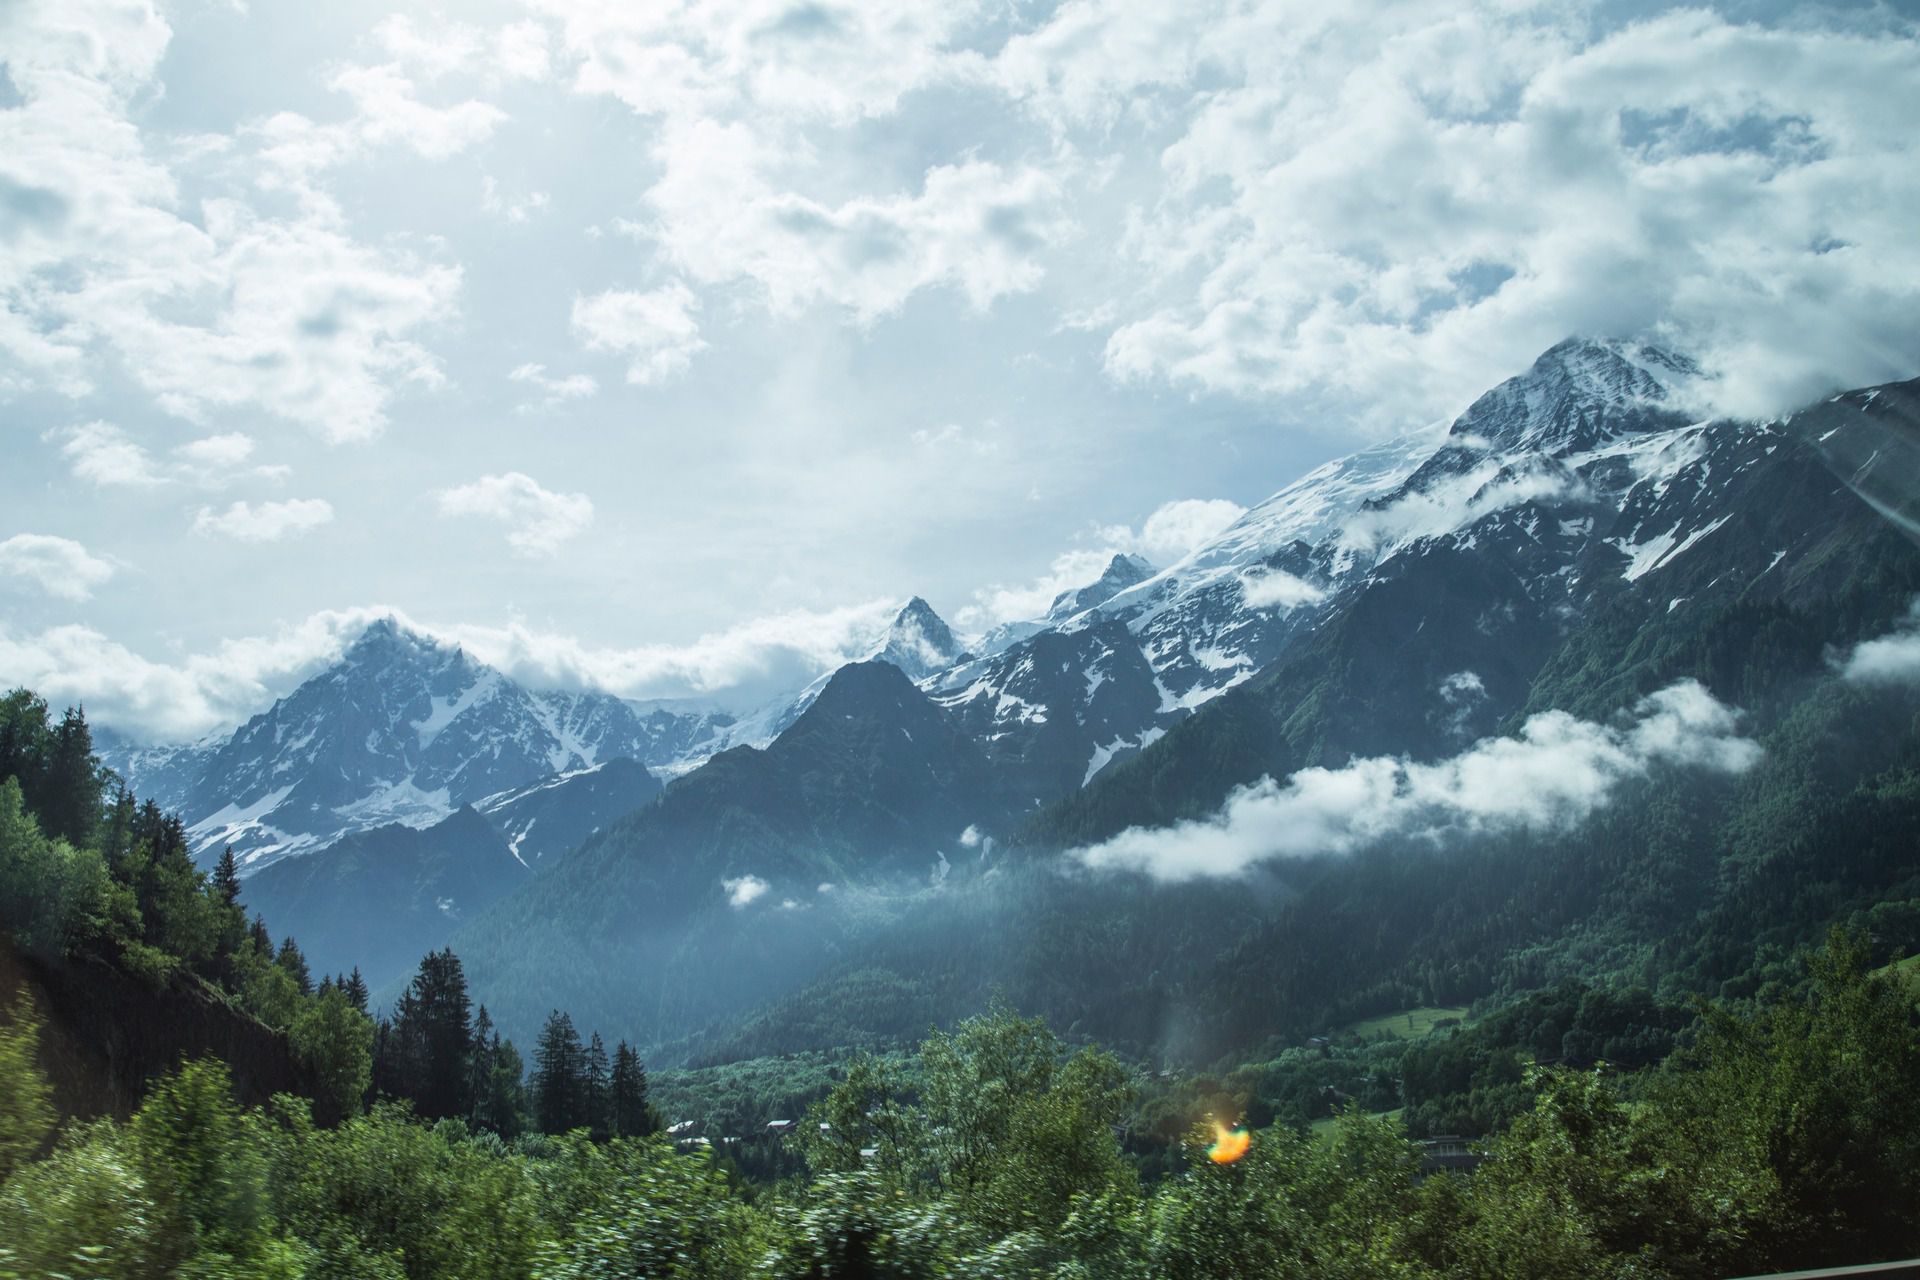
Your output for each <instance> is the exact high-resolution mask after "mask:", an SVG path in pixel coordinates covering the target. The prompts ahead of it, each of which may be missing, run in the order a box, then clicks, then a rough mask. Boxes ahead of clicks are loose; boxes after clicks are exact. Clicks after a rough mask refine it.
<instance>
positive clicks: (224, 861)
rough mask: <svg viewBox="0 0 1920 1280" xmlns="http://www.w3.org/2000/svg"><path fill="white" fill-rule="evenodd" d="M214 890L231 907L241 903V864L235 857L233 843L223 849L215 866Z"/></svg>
mask: <svg viewBox="0 0 1920 1280" xmlns="http://www.w3.org/2000/svg"><path fill="white" fill-rule="evenodd" d="M213 890H214V892H215V893H216V894H218V895H219V897H220V901H222V902H224V903H225V904H226V905H228V906H229V907H235V906H239V905H240V864H239V863H237V862H235V861H234V859H233V846H232V845H228V846H227V847H226V849H225V850H224V851H222V853H221V854H220V861H218V862H216V863H215V864H214V866H213Z"/></svg>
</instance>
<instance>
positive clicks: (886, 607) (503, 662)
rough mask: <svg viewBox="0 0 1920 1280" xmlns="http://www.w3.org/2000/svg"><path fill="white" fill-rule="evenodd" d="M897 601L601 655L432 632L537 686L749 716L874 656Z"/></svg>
mask: <svg viewBox="0 0 1920 1280" xmlns="http://www.w3.org/2000/svg"><path fill="white" fill-rule="evenodd" d="M899 609H900V601H899V600H897V599H878V600H870V601H866V602H864V603H861V604H857V605H848V606H845V607H842V608H838V609H828V610H820V611H810V610H790V611H787V612H783V613H775V614H767V615H764V616H761V617H756V618H749V619H747V620H746V621H744V622H740V623H737V624H735V625H733V626H730V627H727V628H725V629H723V630H719V631H713V632H708V633H706V634H704V635H701V636H698V637H695V638H694V639H693V640H690V641H688V642H686V643H683V644H645V645H636V646H633V647H629V648H604V647H596V646H592V645H587V644H583V643H581V642H580V641H579V640H578V639H577V638H575V637H573V636H569V635H565V634H563V633H559V632H552V631H536V630H534V629H532V628H530V627H528V626H527V625H526V624H525V623H523V622H520V621H518V620H515V621H512V622H509V623H508V624H506V625H505V626H486V625H479V624H463V625H457V626H449V627H429V628H427V629H428V630H429V631H431V632H432V633H434V634H437V635H440V636H443V637H445V638H448V639H452V640H455V641H457V642H459V643H461V644H463V645H465V646H466V647H467V648H468V649H469V650H470V651H471V652H473V653H474V654H476V655H478V656H479V657H481V658H482V659H484V660H485V661H487V662H489V663H491V664H493V665H494V666H496V667H500V668H501V669H503V670H505V671H506V672H508V673H509V674H511V675H514V676H516V677H518V678H520V679H524V680H526V681H528V682H529V683H532V684H534V685H536V686H544V687H554V686H562V687H572V688H596V689H604V690H607V691H608V692H611V693H617V694H621V695H623V696H626V697H632V698H663V697H677V696H688V695H693V696H703V695H733V696H731V697H729V698H728V701H729V702H730V703H732V704H734V705H738V706H750V705H753V704H755V703H757V702H758V701H761V700H763V699H765V698H768V697H772V696H774V695H775V694H779V693H785V692H790V691H791V690H793V689H795V688H798V687H800V686H802V685H804V684H806V683H807V682H808V681H809V680H811V679H813V678H814V677H815V676H819V675H822V674H824V673H826V672H828V671H832V670H834V669H835V668H837V667H839V666H841V665H842V664H843V663H846V662H848V661H851V660H852V659H854V658H856V657H859V656H862V655H864V654H865V653H867V652H869V651H871V650H872V648H873V647H874V645H875V644H876V643H877V642H878V640H879V638H880V637H881V636H882V635H883V634H884V633H885V632H886V629H887V626H888V624H889V623H890V622H892V620H893V617H894V615H895V614H896V613H898V612H899Z"/></svg>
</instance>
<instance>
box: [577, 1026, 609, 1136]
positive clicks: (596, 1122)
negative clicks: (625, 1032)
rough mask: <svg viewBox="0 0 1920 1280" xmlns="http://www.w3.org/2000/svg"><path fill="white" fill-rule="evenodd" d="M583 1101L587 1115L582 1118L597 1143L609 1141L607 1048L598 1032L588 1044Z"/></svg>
mask: <svg viewBox="0 0 1920 1280" xmlns="http://www.w3.org/2000/svg"><path fill="white" fill-rule="evenodd" d="M582 1100H583V1101H584V1103H585V1110H586V1114H585V1115H584V1116H583V1117H582V1119H583V1120H584V1121H585V1123H586V1126H587V1129H588V1131H589V1132H590V1133H591V1134H592V1136H593V1140H594V1141H595V1142H605V1141H606V1140H607V1128H608V1117H607V1046H606V1045H605V1044H604V1043H603V1042H602V1041H601V1039H600V1033H599V1032H598V1031H596V1032H594V1033H593V1037H592V1039H590V1040H589V1041H588V1042H587V1056H586V1063H585V1080H584V1090H583V1095H582Z"/></svg>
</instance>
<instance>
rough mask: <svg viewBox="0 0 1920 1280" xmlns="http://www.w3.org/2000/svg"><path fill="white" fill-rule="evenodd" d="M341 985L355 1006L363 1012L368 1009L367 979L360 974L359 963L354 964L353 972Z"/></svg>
mask: <svg viewBox="0 0 1920 1280" xmlns="http://www.w3.org/2000/svg"><path fill="white" fill-rule="evenodd" d="M340 987H341V990H343V991H345V992H346V993H347V999H348V1001H350V1002H351V1003H352V1005H353V1007H354V1008H356V1009H358V1010H359V1011H360V1012H362V1013H365V1012H366V1011H367V999H368V995H367V980H366V979H365V978H363V977H361V976H360V966H359V965H355V966H353V972H352V973H350V974H348V975H347V980H346V981H345V982H343V983H341V984H340Z"/></svg>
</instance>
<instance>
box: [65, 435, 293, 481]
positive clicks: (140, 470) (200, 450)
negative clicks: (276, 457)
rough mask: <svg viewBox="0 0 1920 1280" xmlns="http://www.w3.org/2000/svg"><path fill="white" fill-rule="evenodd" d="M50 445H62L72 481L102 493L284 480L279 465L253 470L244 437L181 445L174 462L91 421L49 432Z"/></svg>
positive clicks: (250, 441)
mask: <svg viewBox="0 0 1920 1280" xmlns="http://www.w3.org/2000/svg"><path fill="white" fill-rule="evenodd" d="M45 438H46V439H47V440H49V441H55V440H57V441H60V442H61V443H60V456H61V457H63V458H65V459H66V460H67V466H68V468H69V469H70V470H71V471H72V472H73V475H74V478H75V479H78V480H84V481H86V482H87V483H88V484H92V485H99V486H101V487H103V488H112V487H120V488H132V489H157V488H160V487H162V486H165V485H170V484H176V483H183V484H191V485H196V486H198V487H200V488H203V489H219V488H223V487H225V486H227V485H229V484H232V483H234V482H235V481H237V480H240V479H242V478H245V477H253V478H256V479H265V480H272V481H279V480H284V479H286V477H287V474H288V468H287V467H285V466H281V465H277V464H276V465H266V466H249V465H248V463H249V461H250V460H251V459H252V457H253V451H254V442H253V438H252V437H251V436H248V435H246V434H244V433H242V432H238V431H229V432H225V433H223V434H220V435H211V436H203V437H201V438H200V439H197V440H189V441H187V442H186V443H185V444H182V445H177V446H175V447H174V449H173V451H172V460H171V461H168V462H161V461H157V460H156V459H155V458H154V457H153V455H152V454H150V453H148V452H147V449H146V446H144V445H142V444H141V443H140V442H139V441H137V440H135V439H134V438H133V437H132V436H130V435H128V434H127V433H126V432H125V431H122V430H121V429H120V428H119V427H116V426H114V425H113V424H112V423H110V422H87V423H82V424H81V425H79V426H74V427H67V428H64V429H62V430H58V431H50V432H48V433H47V435H46V437H45Z"/></svg>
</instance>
